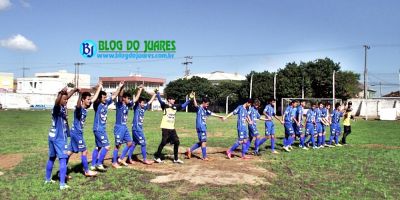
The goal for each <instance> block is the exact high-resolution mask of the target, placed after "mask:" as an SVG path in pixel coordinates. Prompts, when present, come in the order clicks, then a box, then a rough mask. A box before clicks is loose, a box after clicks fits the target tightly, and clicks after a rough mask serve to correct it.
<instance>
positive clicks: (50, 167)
mask: <svg viewBox="0 0 400 200" xmlns="http://www.w3.org/2000/svg"><path fill="white" fill-rule="evenodd" d="M55 160H56V157H50V158H49V160H48V161H47V165H46V177H45V178H46V181H50V180H51V173H52V171H53V166H54V161H55Z"/></svg>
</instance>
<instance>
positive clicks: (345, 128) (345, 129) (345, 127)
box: [343, 126, 351, 134]
mask: <svg viewBox="0 0 400 200" xmlns="http://www.w3.org/2000/svg"><path fill="white" fill-rule="evenodd" d="M343 129H344V133H345V134H350V133H351V126H343Z"/></svg>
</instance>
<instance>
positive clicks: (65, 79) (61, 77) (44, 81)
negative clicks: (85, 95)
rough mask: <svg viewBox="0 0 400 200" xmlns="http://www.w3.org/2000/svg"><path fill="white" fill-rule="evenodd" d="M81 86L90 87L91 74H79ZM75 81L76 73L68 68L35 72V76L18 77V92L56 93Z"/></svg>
mask: <svg viewBox="0 0 400 200" xmlns="http://www.w3.org/2000/svg"><path fill="white" fill-rule="evenodd" d="M78 80H79V85H78V87H80V88H90V75H89V74H79V78H78ZM74 83H75V74H74V73H68V72H67V71H66V70H60V71H58V72H46V73H35V77H28V78H17V90H16V92H17V93H34V94H56V93H57V92H58V91H60V89H62V88H63V87H65V86H67V85H68V84H74Z"/></svg>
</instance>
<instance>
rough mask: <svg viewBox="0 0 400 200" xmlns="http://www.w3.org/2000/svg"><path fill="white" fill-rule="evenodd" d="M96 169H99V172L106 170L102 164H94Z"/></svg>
mask: <svg viewBox="0 0 400 200" xmlns="http://www.w3.org/2000/svg"><path fill="white" fill-rule="evenodd" d="M96 170H97V171H99V172H106V171H107V169H106V168H104V166H103V165H97V166H96Z"/></svg>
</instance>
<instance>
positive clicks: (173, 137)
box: [161, 128, 179, 144]
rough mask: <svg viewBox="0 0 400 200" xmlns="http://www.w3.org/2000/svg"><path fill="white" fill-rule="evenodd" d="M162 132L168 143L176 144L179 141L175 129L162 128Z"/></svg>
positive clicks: (163, 138) (164, 139)
mask: <svg viewBox="0 0 400 200" xmlns="http://www.w3.org/2000/svg"><path fill="white" fill-rule="evenodd" d="M161 132H162V140H163V141H166V142H167V143H170V144H175V143H176V142H179V137H178V135H177V134H176V130H175V129H164V128H163V129H161Z"/></svg>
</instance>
